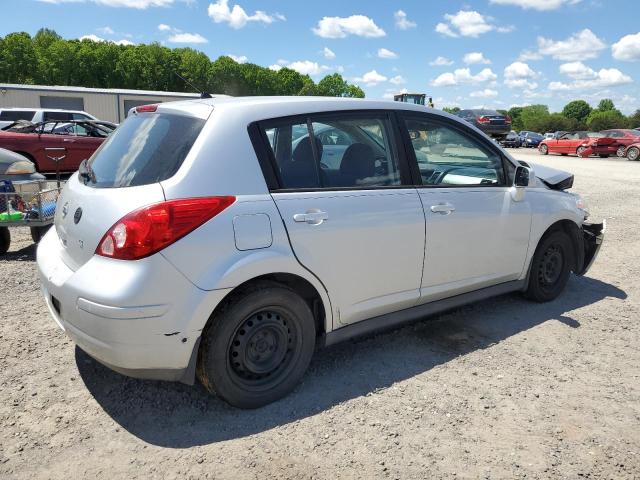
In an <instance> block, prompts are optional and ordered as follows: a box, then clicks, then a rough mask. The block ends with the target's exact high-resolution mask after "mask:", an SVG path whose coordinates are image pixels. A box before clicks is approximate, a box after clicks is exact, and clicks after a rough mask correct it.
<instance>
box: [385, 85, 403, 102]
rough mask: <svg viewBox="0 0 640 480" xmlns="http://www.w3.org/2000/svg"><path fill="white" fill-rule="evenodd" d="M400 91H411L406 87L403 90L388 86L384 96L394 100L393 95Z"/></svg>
mask: <svg viewBox="0 0 640 480" xmlns="http://www.w3.org/2000/svg"><path fill="white" fill-rule="evenodd" d="M399 93H409V90H407V89H406V88H403V89H402V90H400V91H398V90H396V89H395V88H387V89H386V90H385V91H384V94H383V95H382V98H384V99H387V100H393V97H394V96H395V95H397V94H399Z"/></svg>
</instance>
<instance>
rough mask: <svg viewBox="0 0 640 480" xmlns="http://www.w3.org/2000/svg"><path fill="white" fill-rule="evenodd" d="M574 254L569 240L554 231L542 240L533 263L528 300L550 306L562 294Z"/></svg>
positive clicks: (561, 233)
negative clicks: (548, 303)
mask: <svg viewBox="0 0 640 480" xmlns="http://www.w3.org/2000/svg"><path fill="white" fill-rule="evenodd" d="M573 265H574V250H573V245H572V243H571V239H570V238H569V236H568V235H567V234H566V233H565V232H564V231H562V230H553V231H551V232H549V233H547V234H545V235H544V237H542V239H541V240H540V243H539V244H538V248H536V252H535V253H534V255H533V259H532V260H531V270H530V272H529V285H528V286H527V290H526V292H525V294H526V296H527V297H529V298H530V299H531V300H535V301H536V302H549V301H551V300H553V299H555V298H556V297H557V296H558V295H560V294H561V293H562V291H563V290H564V288H565V286H566V285H567V281H568V280H569V274H570V273H571V268H572V266H573Z"/></svg>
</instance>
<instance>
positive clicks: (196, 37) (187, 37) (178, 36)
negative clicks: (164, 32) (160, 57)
mask: <svg viewBox="0 0 640 480" xmlns="http://www.w3.org/2000/svg"><path fill="white" fill-rule="evenodd" d="M168 42H169V43H208V42H209V40H207V39H206V38H204V37H203V36H202V35H200V34H199V33H186V32H183V33H175V34H173V35H171V36H170V37H169V39H168Z"/></svg>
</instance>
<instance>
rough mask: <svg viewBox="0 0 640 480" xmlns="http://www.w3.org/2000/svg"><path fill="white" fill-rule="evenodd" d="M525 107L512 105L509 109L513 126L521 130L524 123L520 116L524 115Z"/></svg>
mask: <svg viewBox="0 0 640 480" xmlns="http://www.w3.org/2000/svg"><path fill="white" fill-rule="evenodd" d="M523 108H524V107H511V108H510V109H509V110H508V111H507V113H508V114H509V116H510V117H511V127H512V128H513V129H514V130H516V131H520V130H523V129H524V127H523V125H522V118H520V117H521V115H522V109H523Z"/></svg>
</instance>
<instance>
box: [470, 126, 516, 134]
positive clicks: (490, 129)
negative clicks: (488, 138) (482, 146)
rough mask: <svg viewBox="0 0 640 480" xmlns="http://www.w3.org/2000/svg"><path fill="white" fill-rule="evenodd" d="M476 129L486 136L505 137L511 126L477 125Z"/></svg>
mask: <svg viewBox="0 0 640 480" xmlns="http://www.w3.org/2000/svg"><path fill="white" fill-rule="evenodd" d="M477 127H478V128H479V129H480V130H482V131H483V132H484V133H486V134H487V135H507V134H508V133H509V132H510V131H511V125H485V124H477Z"/></svg>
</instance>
